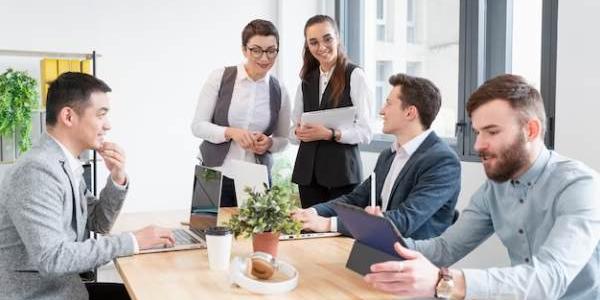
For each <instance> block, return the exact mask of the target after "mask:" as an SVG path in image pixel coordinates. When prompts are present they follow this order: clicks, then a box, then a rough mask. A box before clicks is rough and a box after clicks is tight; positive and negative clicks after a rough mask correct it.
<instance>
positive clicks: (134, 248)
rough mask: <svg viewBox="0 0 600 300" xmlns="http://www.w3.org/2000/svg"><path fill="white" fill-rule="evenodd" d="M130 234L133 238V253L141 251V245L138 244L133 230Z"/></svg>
mask: <svg viewBox="0 0 600 300" xmlns="http://www.w3.org/2000/svg"><path fill="white" fill-rule="evenodd" d="M129 235H130V236H131V240H133V254H138V253H140V245H138V242H137V239H136V238H135V235H134V234H133V232H129Z"/></svg>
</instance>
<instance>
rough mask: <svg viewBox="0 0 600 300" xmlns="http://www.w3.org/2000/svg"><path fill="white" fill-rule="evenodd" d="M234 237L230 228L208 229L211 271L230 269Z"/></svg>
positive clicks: (207, 238) (207, 241) (209, 265)
mask: <svg viewBox="0 0 600 300" xmlns="http://www.w3.org/2000/svg"><path fill="white" fill-rule="evenodd" d="M232 237H233V236H232V233H231V230H230V229H229V228H228V227H222V226H216V227H210V228H208V229H206V246H207V248H208V249H207V250H208V267H209V268H210V269H211V270H219V271H224V270H227V269H229V260H230V256H231V242H232Z"/></svg>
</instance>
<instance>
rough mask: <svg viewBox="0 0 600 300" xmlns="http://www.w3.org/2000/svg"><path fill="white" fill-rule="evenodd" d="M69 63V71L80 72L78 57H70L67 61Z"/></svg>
mask: <svg viewBox="0 0 600 300" xmlns="http://www.w3.org/2000/svg"><path fill="white" fill-rule="evenodd" d="M69 63H70V64H71V68H70V70H71V72H81V61H80V60H78V59H72V60H70V61H69Z"/></svg>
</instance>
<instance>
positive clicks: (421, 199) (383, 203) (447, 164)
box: [294, 74, 460, 239]
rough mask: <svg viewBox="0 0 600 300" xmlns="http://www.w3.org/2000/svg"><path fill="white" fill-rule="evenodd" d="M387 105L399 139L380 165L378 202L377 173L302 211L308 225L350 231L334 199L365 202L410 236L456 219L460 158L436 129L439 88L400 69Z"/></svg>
mask: <svg viewBox="0 0 600 300" xmlns="http://www.w3.org/2000/svg"><path fill="white" fill-rule="evenodd" d="M389 81H390V84H391V85H392V86H393V87H394V88H393V89H392V90H391V91H390V94H389V96H388V98H387V99H386V104H385V105H384V107H383V108H382V109H381V111H380V114H381V116H382V117H383V120H384V121H383V122H384V123H383V132H384V133H387V134H392V135H394V136H395V137H396V141H395V142H394V143H393V144H392V147H391V148H389V149H386V150H384V151H383V152H381V153H380V155H379V158H378V159H377V163H376V165H375V171H374V172H375V191H376V193H375V195H376V196H375V203H376V205H375V206H371V204H370V194H371V193H370V190H371V178H368V179H367V180H365V181H364V182H363V183H362V184H360V185H359V186H358V187H356V188H355V189H354V191H352V192H351V193H349V194H347V195H344V196H341V197H339V198H336V199H333V200H331V201H328V202H325V203H321V204H317V205H315V206H313V207H311V208H308V209H304V210H300V211H297V212H296V213H295V214H294V216H295V218H296V219H298V220H300V221H301V222H302V223H303V224H304V226H303V227H304V228H305V229H309V230H313V231H317V232H321V231H339V232H342V233H346V234H347V231H346V229H345V227H344V224H341V223H338V222H337V218H336V217H335V216H336V213H335V210H334V209H333V207H334V206H333V204H334V203H336V202H343V203H348V204H352V205H356V206H359V207H364V208H365V210H367V211H368V212H369V213H372V214H376V215H380V216H385V217H386V218H389V219H390V220H391V221H392V222H394V224H395V225H396V227H397V228H398V230H399V231H400V232H401V233H402V234H403V235H404V236H405V237H411V238H414V239H427V238H431V237H435V236H438V235H440V234H441V233H442V232H444V230H446V228H448V226H450V225H451V224H452V222H453V221H454V217H455V211H454V207H455V206H456V201H457V199H458V194H459V192H460V161H459V159H458V156H457V155H456V153H455V152H454V151H453V150H452V149H450V147H449V146H448V145H447V144H446V143H445V142H444V141H442V140H441V139H440V138H439V137H438V136H437V135H436V134H435V132H433V131H432V130H431V129H430V126H431V123H432V122H433V120H435V117H436V115H437V113H438V111H439V109H440V106H441V95H440V92H439V89H438V88H437V87H436V86H435V85H434V84H433V83H432V82H431V81H429V80H427V79H424V78H419V77H412V76H408V75H405V74H397V75H394V76H392V77H390V80H389Z"/></svg>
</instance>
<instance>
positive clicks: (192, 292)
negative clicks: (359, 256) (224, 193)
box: [113, 209, 397, 300]
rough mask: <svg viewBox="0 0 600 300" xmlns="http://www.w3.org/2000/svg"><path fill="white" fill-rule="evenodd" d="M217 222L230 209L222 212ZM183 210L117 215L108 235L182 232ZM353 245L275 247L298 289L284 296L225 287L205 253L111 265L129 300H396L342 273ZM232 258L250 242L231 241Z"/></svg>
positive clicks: (338, 240) (334, 241) (322, 241)
mask: <svg viewBox="0 0 600 300" xmlns="http://www.w3.org/2000/svg"><path fill="white" fill-rule="evenodd" d="M222 210H223V213H221V214H220V216H219V218H220V219H219V223H222V222H224V221H225V220H226V219H227V218H229V216H230V215H231V213H232V209H222ZM188 218H189V212H187V211H168V212H158V213H157V212H154V213H131V214H123V215H121V216H120V217H119V218H118V219H117V222H116V224H115V227H114V229H113V232H121V231H127V230H135V229H139V228H142V227H144V226H146V225H149V224H155V225H159V226H165V227H171V228H176V227H181V224H180V223H181V222H182V221H186V220H187V219H188ZM352 243H353V240H352V239H350V238H346V237H334V238H319V239H305V240H294V241H283V242H280V243H279V250H278V251H279V254H278V258H280V259H283V260H285V261H287V262H289V263H291V264H292V265H294V267H296V269H297V270H298V272H299V282H298V287H296V289H294V290H293V291H291V292H289V293H286V294H275V295H259V294H253V293H250V292H248V291H246V290H243V289H241V288H239V287H236V286H233V285H231V284H230V282H229V278H228V274H227V273H226V272H224V271H222V272H220V271H210V270H209V269H208V256H207V252H206V249H202V250H183V251H171V252H162V253H153V254H142V255H135V256H129V257H121V258H117V259H116V260H115V265H116V267H117V269H118V271H119V273H120V275H121V278H122V279H123V282H124V284H125V286H126V287H127V290H128V292H129V295H130V296H131V297H132V299H138V300H146V299H302V300H308V299H397V297H394V296H392V295H387V294H384V293H380V292H377V291H376V290H374V289H372V288H371V287H370V286H369V285H367V284H366V283H365V282H364V281H363V279H362V277H361V276H360V275H358V274H356V273H354V272H352V271H350V270H348V269H346V267H345V265H346V260H347V258H348V254H349V253H350V249H351V247H352ZM232 248H233V249H232V254H231V255H232V258H233V257H234V256H245V255H247V254H249V253H250V252H251V251H252V243H251V241H250V240H249V239H245V240H244V239H238V240H234V242H233V246H232Z"/></svg>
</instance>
